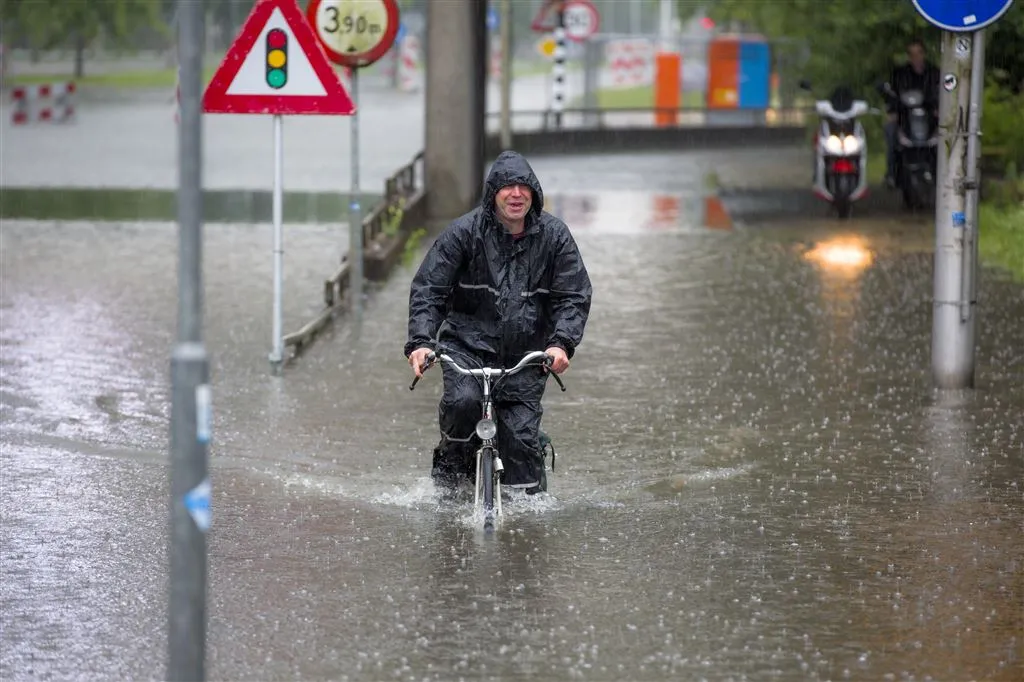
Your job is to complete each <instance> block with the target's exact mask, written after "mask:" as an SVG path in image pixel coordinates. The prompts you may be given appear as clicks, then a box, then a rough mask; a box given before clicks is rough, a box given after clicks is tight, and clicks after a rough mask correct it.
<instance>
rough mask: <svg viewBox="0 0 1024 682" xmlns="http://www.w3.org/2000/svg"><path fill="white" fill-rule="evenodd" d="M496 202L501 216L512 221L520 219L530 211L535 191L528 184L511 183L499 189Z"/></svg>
mask: <svg viewBox="0 0 1024 682" xmlns="http://www.w3.org/2000/svg"><path fill="white" fill-rule="evenodd" d="M494 203H495V206H496V207H497V209H498V216H499V217H501V218H504V219H505V220H508V221H512V222H515V221H519V220H522V219H523V218H525V217H526V214H527V213H529V212H530V206H531V205H532V204H533V192H532V191H531V190H530V188H529V187H527V186H526V185H509V186H508V187H502V188H501V189H499V190H498V194H497V196H496V197H495V198H494Z"/></svg>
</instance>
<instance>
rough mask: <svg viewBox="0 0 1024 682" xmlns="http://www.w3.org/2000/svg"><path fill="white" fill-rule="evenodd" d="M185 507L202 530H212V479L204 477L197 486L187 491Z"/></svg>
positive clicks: (203, 531)
mask: <svg viewBox="0 0 1024 682" xmlns="http://www.w3.org/2000/svg"><path fill="white" fill-rule="evenodd" d="M183 501H184V503H185V509H186V510H187V511H188V514H189V516H191V517H192V521H194V522H195V524H196V527H197V528H198V529H199V531H200V532H202V533H205V532H206V531H208V530H210V520H211V516H212V514H211V512H210V479H209V478H204V479H203V480H202V481H200V482H199V485H197V486H196V487H195V488H192V490H189V491H188V492H187V493H185V499H184V500H183Z"/></svg>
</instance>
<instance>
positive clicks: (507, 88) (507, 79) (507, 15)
mask: <svg viewBox="0 0 1024 682" xmlns="http://www.w3.org/2000/svg"><path fill="white" fill-rule="evenodd" d="M499 22H500V25H501V148H502V149H511V148H512V0H501V17H500V19H499Z"/></svg>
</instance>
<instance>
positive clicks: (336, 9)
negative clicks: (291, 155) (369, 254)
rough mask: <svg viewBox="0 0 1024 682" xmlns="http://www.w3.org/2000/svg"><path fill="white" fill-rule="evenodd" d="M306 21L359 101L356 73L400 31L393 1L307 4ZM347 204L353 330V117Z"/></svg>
mask: <svg viewBox="0 0 1024 682" xmlns="http://www.w3.org/2000/svg"><path fill="white" fill-rule="evenodd" d="M306 18H307V19H308V21H309V25H310V26H312V27H313V30H314V32H315V34H316V37H317V40H319V41H320V45H321V47H323V50H324V52H325V53H326V54H327V58H328V59H330V60H331V61H332V62H334V63H335V64H339V65H341V66H347V67H348V68H349V69H350V71H351V74H352V79H351V87H352V96H353V97H355V98H356V100H357V101H358V99H359V69H360V68H362V67H365V66H369V65H370V64H373V63H374V62H376V61H377V60H378V59H380V58H381V57H383V56H384V55H385V54H387V52H388V50H390V49H391V46H392V45H393V44H394V42H395V36H396V35H397V34H398V29H399V16H398V4H397V3H396V1H395V0H311V1H310V3H309V5H308V6H307V7H306ZM351 120H352V126H351V128H350V134H351V136H352V142H351V144H352V152H351V156H352V161H351V162H352V171H351V188H350V190H349V191H350V193H351V200H350V203H349V247H348V250H349V263H350V264H351V265H350V267H351V270H349V289H350V291H351V297H352V308H351V310H352V315H353V317H354V322H355V324H356V327H357V328H358V326H359V325H360V324H361V322H362V316H363V212H362V207H361V206H360V204H359V116H358V114H355V115H353V116H352V119H351Z"/></svg>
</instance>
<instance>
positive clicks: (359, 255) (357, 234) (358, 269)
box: [348, 67, 363, 327]
mask: <svg viewBox="0 0 1024 682" xmlns="http://www.w3.org/2000/svg"><path fill="white" fill-rule="evenodd" d="M352 98H353V99H354V100H355V101H356V102H358V101H359V69H358V68H355V67H353V69H352ZM349 120H350V121H351V122H352V129H351V133H352V190H351V195H352V198H351V202H350V204H349V218H348V221H349V247H348V252H349V267H350V268H351V269H350V270H349V277H350V279H349V289H350V290H351V292H352V316H353V322H355V324H356V326H357V327H358V325H359V324H360V323H361V322H362V319H363V213H362V209H361V207H360V205H359V110H358V109H357V110H356V112H355V113H354V114H352V116H350V117H349Z"/></svg>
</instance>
